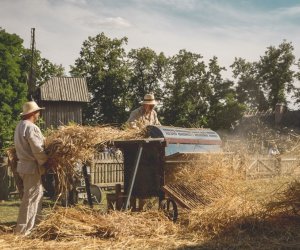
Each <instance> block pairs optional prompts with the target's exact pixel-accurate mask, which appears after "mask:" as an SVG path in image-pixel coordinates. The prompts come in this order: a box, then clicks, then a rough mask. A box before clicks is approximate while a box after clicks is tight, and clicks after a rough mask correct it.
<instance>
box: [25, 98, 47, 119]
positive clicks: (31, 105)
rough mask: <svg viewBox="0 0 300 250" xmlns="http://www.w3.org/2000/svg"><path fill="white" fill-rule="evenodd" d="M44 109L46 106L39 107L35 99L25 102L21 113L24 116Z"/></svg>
mask: <svg viewBox="0 0 300 250" xmlns="http://www.w3.org/2000/svg"><path fill="white" fill-rule="evenodd" d="M42 109H45V108H41V107H39V106H38V105H37V103H36V102H34V101H30V102H25V103H24V105H23V112H22V113H21V115H22V116H24V115H28V114H31V113H33V112H36V111H40V110H42Z"/></svg>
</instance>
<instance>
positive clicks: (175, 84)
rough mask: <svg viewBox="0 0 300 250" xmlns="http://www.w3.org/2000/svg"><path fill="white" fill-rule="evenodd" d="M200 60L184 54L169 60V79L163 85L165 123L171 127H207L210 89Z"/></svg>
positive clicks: (184, 52)
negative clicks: (164, 85) (164, 92)
mask: <svg viewBox="0 0 300 250" xmlns="http://www.w3.org/2000/svg"><path fill="white" fill-rule="evenodd" d="M201 59H202V56H201V55H199V54H195V53H192V52H188V51H186V50H180V51H179V54H177V55H175V56H174V57H172V58H171V60H170V63H171V66H170V67H171V69H172V75H171V77H170V79H169V80H168V82H166V95H165V97H164V105H163V112H162V113H163V117H164V123H165V124H170V125H174V126H186V127H200V126H203V125H204V126H206V125H207V123H208V121H207V111H208V108H209V98H208V96H209V95H210V94H211V88H210V86H209V84H208V81H207V76H206V71H205V67H206V66H205V63H204V62H203V61H202V60H201Z"/></svg>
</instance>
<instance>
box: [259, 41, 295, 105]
mask: <svg viewBox="0 0 300 250" xmlns="http://www.w3.org/2000/svg"><path fill="white" fill-rule="evenodd" d="M293 50H294V47H293V46H292V43H288V42H286V41H284V42H283V43H281V44H280V45H279V46H278V47H277V48H276V47H274V46H270V47H268V48H267V51H266V52H265V55H264V56H261V57H260V60H259V62H258V64H257V71H258V79H259V81H260V83H261V84H262V86H263V88H264V90H265V91H266V92H267V93H268V104H269V106H270V107H271V108H272V109H275V106H276V104H277V103H280V102H283V103H287V97H286V93H290V92H291V91H292V90H293V89H294V85H293V81H294V74H295V72H294V71H293V70H292V69H291V68H292V66H293V65H294V64H295V56H294V55H293Z"/></svg>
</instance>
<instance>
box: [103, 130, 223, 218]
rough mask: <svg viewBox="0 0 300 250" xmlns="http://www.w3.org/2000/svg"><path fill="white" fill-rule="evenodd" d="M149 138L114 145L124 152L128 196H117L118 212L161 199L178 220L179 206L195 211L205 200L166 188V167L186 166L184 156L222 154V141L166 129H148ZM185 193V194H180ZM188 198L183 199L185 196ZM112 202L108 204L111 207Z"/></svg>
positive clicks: (210, 134) (201, 133) (210, 135)
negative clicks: (136, 203)
mask: <svg viewBox="0 0 300 250" xmlns="http://www.w3.org/2000/svg"><path fill="white" fill-rule="evenodd" d="M147 129H148V135H149V138H146V139H140V140H122V141H120V140H118V141H114V142H113V144H114V146H116V147H117V148H119V149H121V151H122V152H123V157H124V193H123V194H121V193H120V192H119V194H116V196H117V197H116V196H115V197H114V198H115V200H120V199H118V197H121V196H122V201H121V203H122V204H121V205H120V202H119V206H118V207H117V209H129V208H130V206H131V201H132V199H133V198H138V199H147V198H152V197H158V198H159V204H160V208H162V209H163V210H164V211H165V212H166V214H167V216H168V217H169V218H170V219H172V220H176V219H177V215H178V211H177V204H179V205H180V206H181V207H184V208H192V207H193V204H195V203H197V202H201V198H199V197H197V194H195V193H193V191H192V190H187V189H186V188H182V187H179V186H178V185H177V186H176V183H174V185H168V186H166V185H165V166H166V164H169V163H172V164H177V163H180V162H182V159H181V157H180V156H181V155H183V154H185V155H186V154H190V155H191V154H199V153H204V152H205V153H208V152H220V151H221V144H222V141H221V139H220V137H219V136H218V134H217V133H216V132H214V131H212V130H210V129H186V128H176V127H166V126H148V128H147ZM180 192H181V193H180ZM180 195H181V196H183V195H184V196H186V199H183V198H182V197H181V196H180ZM109 202H110V201H108V203H109Z"/></svg>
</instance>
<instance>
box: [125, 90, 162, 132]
mask: <svg viewBox="0 0 300 250" xmlns="http://www.w3.org/2000/svg"><path fill="white" fill-rule="evenodd" d="M141 104H142V106H141V107H139V108H137V109H135V110H133V111H132V112H131V113H130V116H129V118H128V120H127V123H129V125H130V127H131V128H143V127H146V126H148V125H160V122H159V120H158V118H157V113H156V111H155V110H154V107H155V105H156V104H157V102H156V100H155V98H154V95H153V94H146V95H145V96H144V100H143V101H142V102H141Z"/></svg>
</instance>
